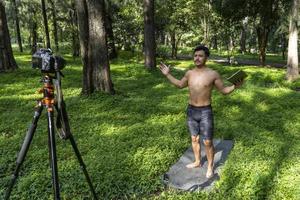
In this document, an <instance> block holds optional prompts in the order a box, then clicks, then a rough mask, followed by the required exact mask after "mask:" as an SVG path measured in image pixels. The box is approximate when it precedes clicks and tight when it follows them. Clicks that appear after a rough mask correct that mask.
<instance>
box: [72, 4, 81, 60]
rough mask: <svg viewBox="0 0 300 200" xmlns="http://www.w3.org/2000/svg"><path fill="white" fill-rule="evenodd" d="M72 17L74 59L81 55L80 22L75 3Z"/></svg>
mask: <svg viewBox="0 0 300 200" xmlns="http://www.w3.org/2000/svg"><path fill="white" fill-rule="evenodd" d="M69 15H70V25H71V31H72V50H73V54H72V55H73V57H77V56H79V55H80V44H79V40H78V20H77V14H76V7H75V3H72V10H71V11H70V12H69Z"/></svg>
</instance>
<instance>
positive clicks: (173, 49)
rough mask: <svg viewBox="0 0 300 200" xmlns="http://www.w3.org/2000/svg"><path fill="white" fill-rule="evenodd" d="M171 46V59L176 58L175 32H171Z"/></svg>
mask: <svg viewBox="0 0 300 200" xmlns="http://www.w3.org/2000/svg"><path fill="white" fill-rule="evenodd" d="M170 35H171V46H172V55H171V57H172V58H174V59H175V58H177V47H176V34H175V31H171V33H170Z"/></svg>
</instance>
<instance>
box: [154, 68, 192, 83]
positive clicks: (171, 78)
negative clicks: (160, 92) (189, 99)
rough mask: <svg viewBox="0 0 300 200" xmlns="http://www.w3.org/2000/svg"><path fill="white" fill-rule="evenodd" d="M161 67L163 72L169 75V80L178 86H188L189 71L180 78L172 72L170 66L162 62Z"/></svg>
mask: <svg viewBox="0 0 300 200" xmlns="http://www.w3.org/2000/svg"><path fill="white" fill-rule="evenodd" d="M159 69H160V71H161V72H162V74H163V75H165V76H166V77H167V79H169V81H170V82H171V83H172V84H173V85H175V86H176V87H178V88H184V87H186V86H187V83H188V78H187V73H188V72H186V73H185V75H184V77H183V78H182V79H181V80H178V79H176V78H175V77H174V76H172V75H171V74H170V68H169V67H168V66H167V65H165V64H163V63H161V64H160V65H159Z"/></svg>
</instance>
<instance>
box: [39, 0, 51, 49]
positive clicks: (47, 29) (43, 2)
mask: <svg viewBox="0 0 300 200" xmlns="http://www.w3.org/2000/svg"><path fill="white" fill-rule="evenodd" d="M41 3H42V13H43V19H44V28H45V34H46V45H47V48H51V45H50V36H49V28H48V18H47V12H46V4H45V0H41Z"/></svg>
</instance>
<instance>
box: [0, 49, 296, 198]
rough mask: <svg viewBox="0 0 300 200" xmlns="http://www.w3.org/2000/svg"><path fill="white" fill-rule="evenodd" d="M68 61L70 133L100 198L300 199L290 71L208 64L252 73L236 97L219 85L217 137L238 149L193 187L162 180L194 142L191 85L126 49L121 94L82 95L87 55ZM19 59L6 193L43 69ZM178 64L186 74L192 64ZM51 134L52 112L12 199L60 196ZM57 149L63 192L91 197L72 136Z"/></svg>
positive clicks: (2, 111) (5, 160) (3, 104)
mask: <svg viewBox="0 0 300 200" xmlns="http://www.w3.org/2000/svg"><path fill="white" fill-rule="evenodd" d="M65 58H66V59H67V60H68V63H69V64H68V66H67V67H66V68H65V69H64V70H63V73H64V75H65V78H63V80H62V88H63V93H64V98H65V101H66V104H67V111H68V114H69V118H70V125H71V130H72V132H73V135H74V137H75V140H76V142H77V145H78V147H79V150H80V152H81V154H82V156H83V159H84V161H85V164H86V165H87V170H88V172H89V174H90V176H91V179H92V182H93V184H94V186H95V189H96V192H97V194H98V195H99V197H100V199H200V198H202V199H300V188H299V185H300V140H299V139H300V136H299V133H300V113H299V111H300V104H299V99H300V93H299V92H295V91H293V90H291V88H294V87H299V85H300V82H299V81H298V82H296V83H293V84H290V83H287V82H285V81H284V75H285V71H284V70H282V69H270V68H259V67H254V66H240V67H231V66H224V65H219V64H216V63H211V62H210V63H208V65H209V66H210V67H212V68H213V69H215V70H217V71H218V72H219V73H220V74H221V75H222V76H223V77H224V78H225V77H229V75H230V74H232V73H233V72H235V71H236V70H237V69H243V70H244V71H245V72H247V73H248V75H249V76H248V79H247V81H246V83H245V85H244V86H243V87H242V88H241V89H240V90H237V91H235V92H234V93H232V94H231V95H229V96H223V95H221V94H219V93H218V92H216V91H214V92H213V103H212V105H213V109H214V115H215V137H216V138H221V139H231V140H234V148H233V149H232V151H231V153H230V155H229V157H228V160H227V161H226V163H225V165H224V166H223V168H222V174H221V178H220V180H219V181H218V182H217V184H216V187H215V188H214V189H213V190H212V191H211V192H209V193H208V192H198V193H188V192H180V191H175V190H171V189H165V188H164V186H163V185H162V183H161V175H162V174H164V173H165V172H166V171H168V169H169V167H170V166H171V165H172V164H174V163H175V162H176V161H177V160H178V159H179V157H180V156H181V155H182V154H183V152H184V151H185V150H186V149H187V148H188V147H189V146H190V140H189V134H188V131H187V127H186V124H185V109H186V107H187V101H188V95H187V92H188V91H187V89H182V90H179V89H177V88H175V87H174V86H172V85H171V84H170V83H169V82H168V81H167V80H166V79H165V78H164V77H163V76H162V75H161V74H160V72H158V71H154V72H149V71H146V70H144V68H143V64H142V62H141V61H140V59H139V58H137V57H132V56H131V55H130V54H129V53H122V54H121V58H119V59H117V60H113V61H112V64H111V70H112V79H113V83H114V87H115V89H116V91H117V93H116V95H114V96H110V95H107V94H102V93H97V94H93V95H91V96H90V97H85V96H81V95H80V92H81V76H82V67H81V63H80V59H73V58H72V57H71V56H69V55H65ZM16 59H17V62H18V63H19V65H20V69H19V70H18V71H16V72H12V73H4V74H0V84H1V85H0V119H1V123H0V194H1V195H3V193H4V191H5V189H6V186H7V183H8V181H9V179H10V175H11V174H12V172H13V170H14V168H15V160H16V154H17V152H18V151H19V150H20V146H21V144H22V142H23V139H24V137H25V133H26V129H27V128H28V126H29V124H30V122H31V120H32V117H33V112H34V106H35V100H36V99H38V98H40V97H41V95H40V94H37V93H36V90H38V89H39V88H40V87H41V86H42V84H41V83H40V82H39V80H40V77H41V73H40V72H39V71H38V70H34V69H31V66H30V56H29V55H26V54H16ZM169 63H171V64H173V65H176V67H174V68H173V69H172V70H173V74H174V75H175V76H176V77H178V78H181V77H182V76H183V74H184V72H185V70H187V68H190V67H192V66H193V65H192V62H191V61H174V60H169ZM226 84H228V83H226ZM47 138H48V136H47V123H46V116H45V113H43V115H42V116H41V118H40V120H39V124H38V128H37V130H36V133H35V136H34V138H33V142H32V144H31V147H30V149H29V152H28V154H27V156H26V159H25V162H24V164H23V166H22V169H21V172H20V176H19V179H18V181H17V184H16V185H15V187H14V188H13V191H12V194H11V199H53V192H52V185H51V172H50V170H49V162H48V159H49V155H48V148H47ZM57 153H58V168H59V180H60V187H61V196H62V199H72V200H73V199H92V198H91V194H90V192H89V188H88V186H87V183H86V181H85V178H84V175H83V174H82V172H81V171H80V168H79V164H78V162H77V159H76V157H75V155H74V153H73V151H72V148H71V145H70V144H69V142H68V141H64V140H61V139H59V138H58V137H57ZM0 198H1V197H0Z"/></svg>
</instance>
